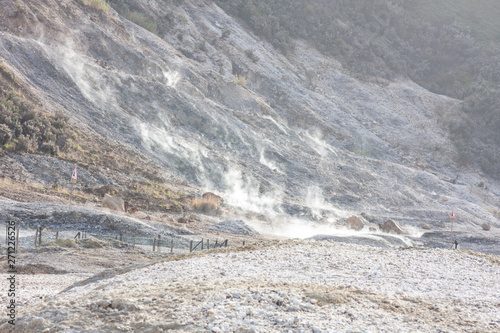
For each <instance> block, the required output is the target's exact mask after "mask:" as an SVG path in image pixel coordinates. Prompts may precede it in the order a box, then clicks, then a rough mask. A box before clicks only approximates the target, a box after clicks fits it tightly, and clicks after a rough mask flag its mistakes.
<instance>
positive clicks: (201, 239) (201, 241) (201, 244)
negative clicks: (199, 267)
mask: <svg viewBox="0 0 500 333" xmlns="http://www.w3.org/2000/svg"><path fill="white" fill-rule="evenodd" d="M201 249H202V250H203V238H202V239H201Z"/></svg>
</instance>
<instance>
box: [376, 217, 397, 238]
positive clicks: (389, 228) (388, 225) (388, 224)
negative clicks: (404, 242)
mask: <svg viewBox="0 0 500 333" xmlns="http://www.w3.org/2000/svg"><path fill="white" fill-rule="evenodd" d="M378 226H379V227H380V230H382V231H383V232H387V233H393V234H398V235H400V234H402V233H403V229H402V228H401V226H400V225H399V224H398V223H397V222H394V221H393V220H387V221H385V222H384V223H381V224H379V225H378Z"/></svg>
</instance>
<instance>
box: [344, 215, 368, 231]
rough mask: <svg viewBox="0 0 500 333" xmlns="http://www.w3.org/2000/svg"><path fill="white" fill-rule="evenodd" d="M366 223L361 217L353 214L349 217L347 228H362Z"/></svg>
mask: <svg viewBox="0 0 500 333" xmlns="http://www.w3.org/2000/svg"><path fill="white" fill-rule="evenodd" d="M364 226H365V224H364V223H363V221H361V219H360V218H359V217H357V216H351V217H350V218H348V219H347V228H349V229H353V230H361V229H363V227H364Z"/></svg>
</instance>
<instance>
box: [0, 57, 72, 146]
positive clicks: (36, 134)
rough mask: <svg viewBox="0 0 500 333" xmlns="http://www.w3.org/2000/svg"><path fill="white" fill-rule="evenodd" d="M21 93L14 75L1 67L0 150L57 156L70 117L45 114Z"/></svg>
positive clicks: (58, 114) (60, 113) (59, 114)
mask: <svg viewBox="0 0 500 333" xmlns="http://www.w3.org/2000/svg"><path fill="white" fill-rule="evenodd" d="M22 92H23V90H22V89H21V88H20V86H19V85H18V84H17V80H16V78H15V76H14V74H12V73H11V72H10V71H9V70H8V69H7V68H6V67H5V66H4V65H0V149H6V150H9V151H16V152H44V153H48V154H51V155H57V153H58V152H59V148H60V146H59V145H58V144H57V143H58V138H59V137H60V136H62V135H63V134H64V133H65V131H66V126H67V122H68V117H67V116H65V115H64V114H63V113H62V112H58V113H56V114H49V113H47V112H43V111H42V110H40V109H39V108H38V107H37V106H36V105H35V104H34V103H33V102H31V101H30V100H29V99H28V98H27V97H26V96H25V95H23V93H22Z"/></svg>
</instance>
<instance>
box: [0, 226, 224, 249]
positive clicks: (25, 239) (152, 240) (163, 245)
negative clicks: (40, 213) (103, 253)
mask: <svg viewBox="0 0 500 333" xmlns="http://www.w3.org/2000/svg"><path fill="white" fill-rule="evenodd" d="M10 234H12V233H10ZM15 234H16V238H15V244H16V250H19V249H24V250H29V249H37V248H39V247H40V246H44V245H48V244H50V243H53V242H55V243H54V244H55V245H58V246H62V247H72V246H73V244H74V241H77V240H78V241H83V240H86V239H88V240H91V239H98V240H102V241H118V242H120V243H119V244H127V245H128V246H131V247H133V248H137V249H141V250H144V251H151V252H157V253H170V254H181V253H187V252H193V251H201V250H206V249H213V248H218V247H227V246H229V244H228V240H227V239H225V240H224V239H215V240H214V239H212V240H210V239H203V238H202V239H197V240H193V239H186V238H182V237H179V236H176V235H156V236H149V237H147V236H137V235H129V234H124V233H95V232H87V231H74V230H60V231H52V230H47V229H43V228H36V229H20V228H17V229H16V232H15ZM9 237H10V236H9V229H8V226H6V228H5V238H4V241H2V242H1V243H2V244H5V245H6V248H5V249H3V248H0V250H1V252H2V254H3V252H6V251H7V248H8V246H9V240H10V241H11V242H10V243H11V244H12V237H11V238H9ZM57 241H59V242H57ZM80 243H81V244H82V246H83V247H99V245H98V244H96V243H90V242H86V243H85V242H80ZM115 246H116V245H115Z"/></svg>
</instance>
